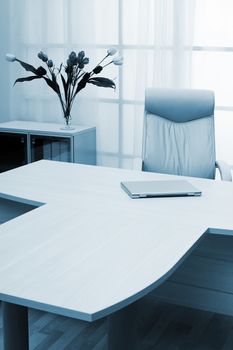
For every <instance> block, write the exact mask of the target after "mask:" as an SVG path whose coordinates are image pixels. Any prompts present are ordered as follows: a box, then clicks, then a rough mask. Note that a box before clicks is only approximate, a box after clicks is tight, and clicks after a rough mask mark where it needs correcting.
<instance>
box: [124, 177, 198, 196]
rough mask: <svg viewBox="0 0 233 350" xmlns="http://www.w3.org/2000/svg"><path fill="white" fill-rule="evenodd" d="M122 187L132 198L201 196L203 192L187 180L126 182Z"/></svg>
mask: <svg viewBox="0 0 233 350" xmlns="http://www.w3.org/2000/svg"><path fill="white" fill-rule="evenodd" d="M121 187H122V188H123V190H124V191H125V192H126V193H128V195H129V196H130V197H131V198H147V197H176V196H177V197H178V196H200V195H201V191H200V190H198V189H197V188H196V187H194V186H193V185H192V184H191V183H189V182H188V181H186V180H166V181H160V180H158V181H124V182H121Z"/></svg>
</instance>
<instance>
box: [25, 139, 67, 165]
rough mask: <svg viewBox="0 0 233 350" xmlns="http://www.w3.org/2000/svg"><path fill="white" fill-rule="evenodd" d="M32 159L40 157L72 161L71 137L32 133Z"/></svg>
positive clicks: (35, 159)
mask: <svg viewBox="0 0 233 350" xmlns="http://www.w3.org/2000/svg"><path fill="white" fill-rule="evenodd" d="M30 139H31V140H30V142H31V161H32V162H35V161H37V160H40V159H49V160H57V161H62V162H71V139H70V138H69V137H56V136H44V135H31V136H30Z"/></svg>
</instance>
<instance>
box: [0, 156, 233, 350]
mask: <svg viewBox="0 0 233 350" xmlns="http://www.w3.org/2000/svg"><path fill="white" fill-rule="evenodd" d="M170 178H176V177H174V176H169V175H163V174H154V173H143V172H137V171H130V170H121V169H112V168H104V167H95V166H87V165H79V164H70V163H61V162H53V161H45V160H42V161H39V162H36V163H32V164H29V165H26V166H23V167H20V168H17V169H14V170H11V171H9V172H5V173H2V174H0V197H1V198H3V199H4V198H5V199H6V200H7V201H8V203H9V200H10V201H12V203H24V204H25V206H28V205H29V206H31V208H34V209H33V210H27V213H24V214H23V215H20V216H18V217H16V218H14V219H12V220H9V221H8V222H5V223H3V224H2V225H1V226H0V300H2V301H3V312H4V339H5V341H4V344H5V350H19V349H24V350H26V349H27V348H28V333H27V332H28V329H27V326H28V325H27V308H28V307H32V308H35V309H40V310H44V311H47V312H52V313H57V314H60V315H64V316H68V317H73V318H77V319H81V320H85V321H89V322H91V321H94V320H97V319H99V318H102V317H105V316H107V317H108V349H109V350H110V349H111V350H113V349H114V350H116V349H117V350H119V349H122V350H123V349H127V350H128V349H130V350H131V349H135V348H136V345H135V346H134V345H132V344H133V341H134V340H135V335H134V333H133V328H134V327H133V323H134V322H135V314H134V312H135V307H134V305H135V303H134V302H136V301H137V300H139V299H140V298H142V297H143V296H145V295H146V294H148V293H149V292H150V291H152V290H153V289H155V288H156V287H158V286H159V285H161V284H162V283H163V282H164V281H165V280H166V279H167V278H168V277H169V276H171V274H172V273H173V272H174V271H175V270H176V269H177V267H178V266H179V265H180V264H181V262H183V261H184V260H185V259H186V257H187V256H188V255H189V254H190V252H192V250H193V249H194V247H195V246H197V245H198V244H199V243H200V241H201V239H202V238H203V237H204V235H206V234H208V233H211V232H213V233H221V234H225V233H226V234H233V215H232V208H233V184H232V183H227V182H221V181H213V180H205V179H195V178H189V179H188V181H189V182H191V183H192V184H193V185H194V186H196V187H198V188H199V189H200V190H201V191H202V193H203V194H202V196H201V197H182V198H181V197H179V198H150V199H139V200H132V199H130V198H129V196H128V195H127V194H126V193H125V192H124V191H122V190H121V188H120V182H121V181H126V180H127V181H129V180H156V179H170ZM9 207H10V206H9Z"/></svg>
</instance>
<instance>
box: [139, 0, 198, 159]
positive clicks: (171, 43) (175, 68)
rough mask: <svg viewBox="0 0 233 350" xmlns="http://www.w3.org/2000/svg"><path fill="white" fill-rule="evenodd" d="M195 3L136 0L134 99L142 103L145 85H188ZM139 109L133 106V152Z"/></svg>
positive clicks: (175, 0)
mask: <svg viewBox="0 0 233 350" xmlns="http://www.w3.org/2000/svg"><path fill="white" fill-rule="evenodd" d="M195 5H196V0H188V1H187V0H151V1H150V0H148V1H143V0H138V1H137V7H135V8H134V16H135V29H136V25H137V31H136V33H137V37H135V39H134V40H135V43H136V45H137V46H136V52H135V55H136V65H135V68H136V69H135V78H134V80H135V83H134V89H133V91H134V95H133V96H132V97H133V99H134V100H136V101H141V100H143V105H144V91H145V87H150V86H154V87H162V88H190V87H191V79H192V53H193V51H192V49H193V38H194V21H195ZM134 35H135V34H134ZM142 109H143V108H142V106H140V105H139V106H135V125H136V127H135V129H134V154H135V155H140V152H141V144H142V128H141V127H139V126H138V124H140V122H139V120H140V121H141V124H142V115H143V111H142Z"/></svg>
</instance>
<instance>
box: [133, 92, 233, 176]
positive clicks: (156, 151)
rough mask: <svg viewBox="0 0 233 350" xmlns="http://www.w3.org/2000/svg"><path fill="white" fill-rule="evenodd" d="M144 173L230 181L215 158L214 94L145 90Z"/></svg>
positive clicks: (225, 168)
mask: <svg viewBox="0 0 233 350" xmlns="http://www.w3.org/2000/svg"><path fill="white" fill-rule="evenodd" d="M134 167H136V168H137V169H139V168H140V169H141V170H143V171H151V172H159V173H166V174H175V175H183V176H194V177H201V178H208V179H214V178H215V168H216V167H218V169H219V171H220V175H221V179H222V180H226V181H232V176H231V170H230V167H229V166H228V165H227V164H226V163H225V162H223V161H218V162H216V159H215V133H214V93H213V92H212V91H208V90H192V89H190V90H188V89H186V90H181V89H180V90H176V89H157V88H147V89H146V95H145V115H144V131H143V156H142V159H141V160H139V159H137V160H136V161H135V166H134Z"/></svg>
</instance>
